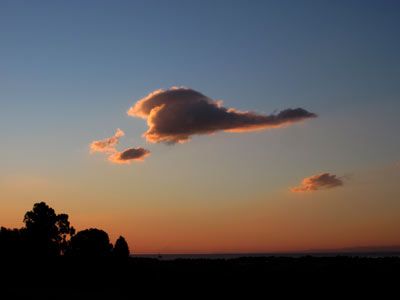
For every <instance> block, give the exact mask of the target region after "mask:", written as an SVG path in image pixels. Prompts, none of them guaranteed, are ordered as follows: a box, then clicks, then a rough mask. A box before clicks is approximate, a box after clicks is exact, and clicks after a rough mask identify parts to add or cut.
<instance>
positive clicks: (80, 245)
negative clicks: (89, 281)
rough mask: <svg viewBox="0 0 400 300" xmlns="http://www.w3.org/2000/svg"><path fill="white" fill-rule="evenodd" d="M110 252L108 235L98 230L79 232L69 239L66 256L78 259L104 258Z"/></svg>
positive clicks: (91, 229)
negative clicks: (77, 257)
mask: <svg viewBox="0 0 400 300" xmlns="http://www.w3.org/2000/svg"><path fill="white" fill-rule="evenodd" d="M111 251H112V244H110V239H109V237H108V234H107V233H106V232H105V231H103V230H100V229H96V228H90V229H85V230H82V231H79V232H78V233H77V234H76V235H74V236H73V237H72V238H71V241H70V247H69V249H68V251H67V254H68V255H71V256H79V257H105V256H109V255H110V254H111Z"/></svg>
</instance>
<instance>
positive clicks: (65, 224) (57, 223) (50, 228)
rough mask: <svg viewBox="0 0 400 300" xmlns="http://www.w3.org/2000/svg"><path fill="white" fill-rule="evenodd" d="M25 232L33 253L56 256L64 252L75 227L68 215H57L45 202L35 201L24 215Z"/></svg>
mask: <svg viewBox="0 0 400 300" xmlns="http://www.w3.org/2000/svg"><path fill="white" fill-rule="evenodd" d="M24 223H25V234H26V238H27V242H28V245H29V250H30V251H31V254H33V255H38V256H56V255H59V254H62V253H64V251H65V249H66V247H67V241H68V238H70V237H71V236H73V235H74V233H75V229H74V228H73V227H72V226H71V225H70V223H69V221H68V215H66V214H60V215H57V214H56V213H55V211H54V209H52V208H51V207H49V206H48V205H47V204H46V203H45V202H40V203H35V204H34V205H33V209H32V210H31V211H28V212H27V213H26V214H25V216H24Z"/></svg>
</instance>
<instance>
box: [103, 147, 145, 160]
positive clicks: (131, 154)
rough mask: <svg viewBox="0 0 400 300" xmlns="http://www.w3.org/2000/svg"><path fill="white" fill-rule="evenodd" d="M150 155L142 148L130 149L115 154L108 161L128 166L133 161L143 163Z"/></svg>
mask: <svg viewBox="0 0 400 300" xmlns="http://www.w3.org/2000/svg"><path fill="white" fill-rule="evenodd" d="M149 155H150V151H149V150H147V149H144V148H130V149H126V150H124V151H122V152H115V153H114V154H112V155H110V156H109V157H108V160H109V161H111V162H113V163H116V164H130V163H132V162H134V161H143V160H144V159H145V158H146V157H147V156H149Z"/></svg>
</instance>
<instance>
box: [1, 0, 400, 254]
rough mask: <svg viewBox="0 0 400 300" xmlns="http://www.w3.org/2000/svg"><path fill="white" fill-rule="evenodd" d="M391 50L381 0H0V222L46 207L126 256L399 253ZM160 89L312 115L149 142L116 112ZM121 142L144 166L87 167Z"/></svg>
mask: <svg viewBox="0 0 400 300" xmlns="http://www.w3.org/2000/svg"><path fill="white" fill-rule="evenodd" d="M399 37H400V2H399V1H394V0H393V1H390V0H388V1H366V0H363V1H361V0H360V1H281V0H280V1H144V0H143V1H18V0H15V1H6V0H0V104H1V106H0V140H1V147H0V224H1V225H3V226H7V227H14V226H15V227H20V226H22V218H23V214H24V212H25V211H27V210H29V209H31V208H32V205H33V203H35V202H38V201H45V202H47V203H48V204H49V205H51V206H52V207H54V208H55V209H56V211H57V212H65V213H68V214H69V215H70V218H71V221H72V223H73V225H75V227H77V228H78V229H84V228H88V227H98V228H102V229H104V230H106V231H107V232H109V233H110V235H111V238H112V239H113V240H114V239H115V238H116V237H117V235H119V234H122V235H124V236H125V237H126V238H127V240H128V243H129V245H130V247H131V250H133V252H136V253H159V252H160V253H166V252H170V253H171V252H175V253H176V252H264V251H293V250H302V249H310V248H313V249H321V248H341V247H350V246H387V245H400V234H399V233H400V191H399V182H400V139H399V130H400V121H399V111H400V56H399V55H400V39H399ZM171 86H186V87H190V88H193V89H195V90H197V91H200V92H202V93H203V94H205V95H207V96H209V97H211V98H212V99H223V100H224V104H225V105H226V106H228V107H235V108H237V109H240V110H252V111H255V112H258V113H265V114H271V113H273V112H276V111H277V110H282V109H285V108H296V107H302V108H304V109H307V110H309V111H311V112H314V113H317V114H318V116H319V117H318V118H316V119H313V120H307V121H306V122H302V123H299V124H294V125H292V126H290V127H287V128H280V129H273V130H269V131H257V132H251V133H216V134H214V135H209V136H208V135H206V136H204V135H202V136H195V137H194V138H193V139H192V140H191V141H190V142H189V143H185V144H182V145H172V146H171V145H164V144H149V143H147V142H146V140H145V139H144V138H142V137H141V135H142V134H143V132H144V131H146V129H147V126H146V122H145V121H144V120H141V119H137V118H132V117H129V116H128V115H127V114H126V112H127V110H128V109H129V108H130V107H131V106H132V105H133V104H134V103H135V102H136V101H137V100H139V99H140V98H143V97H145V96H146V95H147V94H149V93H150V92H152V91H154V90H156V89H159V88H164V89H167V88H169V87H171ZM117 128H121V129H123V130H124V131H125V133H126V136H125V137H124V139H121V147H122V148H124V147H131V146H135V147H145V148H146V149H149V150H150V151H151V152H152V154H151V156H150V157H148V158H146V160H145V161H144V162H139V163H133V164H131V165H114V164H111V163H110V162H108V161H107V160H106V159H105V157H104V156H102V155H101V154H96V155H91V154H90V153H89V151H88V145H89V144H90V142H91V141H93V140H96V139H97V140H99V139H102V138H105V137H109V136H112V135H113V134H114V132H115V130H116V129H117ZM325 172H327V173H331V174H335V175H337V176H339V177H340V178H342V179H343V180H344V185H343V186H339V187H335V188H331V189H327V190H321V191H314V192H307V193H292V192H290V188H292V187H295V186H297V185H299V184H300V183H301V181H302V180H303V179H304V178H306V177H309V176H312V175H315V174H320V173H325Z"/></svg>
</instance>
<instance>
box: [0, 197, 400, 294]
mask: <svg viewBox="0 0 400 300" xmlns="http://www.w3.org/2000/svg"><path fill="white" fill-rule="evenodd" d="M24 223H25V226H24V227H23V228H21V229H6V228H1V231H0V299H7V300H8V299H22V298H23V299H148V298H154V297H155V296H159V295H162V297H163V298H165V297H171V296H172V297H173V298H176V297H178V296H179V297H180V298H184V299H196V298H199V297H200V298H202V299H209V298H210V299H214V298H220V299H230V298H233V297H234V298H242V299H264V298H269V299H281V298H285V297H286V296H291V297H293V296H294V297H295V298H299V297H301V298H303V297H304V296H306V298H307V299H308V298H318V299H327V298H328V299H329V298H332V297H334V298H338V299H342V298H343V299H347V298H354V299H360V298H363V297H365V296H368V297H369V298H371V297H372V298H376V299H392V298H393V299H397V295H398V287H399V282H400V258H399V257H382V258H372V257H371V258H370V257H346V256H337V257H312V256H303V257H297V258H294V257H242V258H232V259H175V260H159V259H155V258H138V257H130V256H129V248H128V244H127V243H126V241H125V239H124V238H123V237H120V238H118V239H117V241H116V242H115V245H114V246H113V245H112V244H111V243H110V241H109V237H108V235H107V233H106V232H104V231H102V230H99V229H86V230H82V231H79V232H77V233H75V229H74V228H73V227H72V226H71V224H70V223H69V221H68V215H65V214H60V215H58V214H56V213H55V211H54V210H53V209H52V208H50V207H48V206H47V205H46V204H45V203H43V202H42V203H37V204H35V205H34V207H33V209H32V211H29V212H27V213H26V214H25V217H24Z"/></svg>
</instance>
